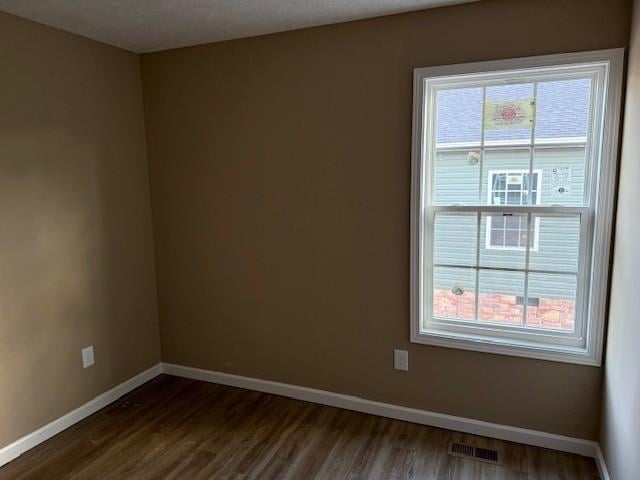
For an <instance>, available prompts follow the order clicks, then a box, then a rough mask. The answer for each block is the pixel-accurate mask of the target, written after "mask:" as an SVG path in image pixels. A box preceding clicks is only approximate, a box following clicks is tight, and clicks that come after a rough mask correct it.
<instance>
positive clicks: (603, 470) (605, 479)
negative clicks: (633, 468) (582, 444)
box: [594, 444, 611, 480]
mask: <svg viewBox="0 0 640 480" xmlns="http://www.w3.org/2000/svg"><path fill="white" fill-rule="evenodd" d="M596 450H597V451H596V456H595V458H594V460H595V462H596V466H597V467H598V472H599V473H600V478H601V480H611V477H610V476H609V470H607V462H606V461H605V459H604V454H603V453H602V449H601V448H600V444H598V445H596Z"/></svg>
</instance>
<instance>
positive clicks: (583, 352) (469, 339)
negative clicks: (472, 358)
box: [411, 330, 601, 367]
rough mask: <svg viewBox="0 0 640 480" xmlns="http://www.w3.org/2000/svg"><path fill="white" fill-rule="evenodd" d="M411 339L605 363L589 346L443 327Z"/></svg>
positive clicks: (463, 347)
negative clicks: (540, 342)
mask: <svg viewBox="0 0 640 480" xmlns="http://www.w3.org/2000/svg"><path fill="white" fill-rule="evenodd" d="M411 342H412V343H420V344H423V345H432V346H436V347H445V348H457V349H461V350H471V351H474V352H484V353H494V354H498V355H509V356H516V357H525V358H534V359H539V360H549V361H554V362H563V363H574V364H579V365H590V366H594V367H600V366H601V361H600V358H599V355H598V354H597V353H595V352H589V351H588V350H587V349H586V348H578V347H567V346H560V345H549V344H537V343H533V342H526V341H521V340H518V341H514V340H512V339H505V338H499V337H487V336H484V335H482V336H480V335H478V336H470V335H467V334H465V335H457V334H455V333H450V332H442V331H441V330H437V331H429V330H423V331H421V332H420V333H415V332H412V334H411Z"/></svg>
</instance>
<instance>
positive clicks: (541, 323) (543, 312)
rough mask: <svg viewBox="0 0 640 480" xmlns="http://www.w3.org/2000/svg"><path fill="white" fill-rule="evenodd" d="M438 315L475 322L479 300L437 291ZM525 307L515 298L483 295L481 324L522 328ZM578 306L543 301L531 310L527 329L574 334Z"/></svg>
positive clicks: (569, 303) (529, 308) (435, 312)
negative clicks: (558, 330)
mask: <svg viewBox="0 0 640 480" xmlns="http://www.w3.org/2000/svg"><path fill="white" fill-rule="evenodd" d="M433 303H434V310H433V311H434V315H435V316H438V317H448V318H460V319H463V320H473V319H474V309H475V296H474V295H473V294H472V293H469V292H465V293H464V294H463V295H454V294H453V293H451V292H450V291H448V290H436V291H435V296H434V302H433ZM523 308H524V307H523V306H522V305H517V304H516V297H515V296H513V295H500V294H488V293H481V294H480V299H479V302H478V313H479V318H480V321H481V322H482V321H484V322H491V323H499V324H509V325H520V322H521V320H522V313H523ZM574 314H575V302H574V301H573V300H550V299H544V298H541V299H540V305H539V306H538V307H532V306H529V307H528V308H527V326H530V327H542V328H553V329H561V330H573V325H574Z"/></svg>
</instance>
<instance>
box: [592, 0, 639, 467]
mask: <svg viewBox="0 0 640 480" xmlns="http://www.w3.org/2000/svg"><path fill="white" fill-rule="evenodd" d="M639 130H640V0H636V1H635V3H634V13H633V26H632V31H631V46H630V50H629V66H628V73H627V99H626V107H625V118H624V131H623V136H622V158H621V162H620V187H619V188H620V190H619V194H618V214H617V219H616V239H615V249H614V259H613V276H612V283H611V289H612V290H611V305H610V309H609V328H608V337H607V351H606V363H605V381H604V389H603V390H604V393H603V394H604V402H603V409H602V427H601V431H600V444H601V446H602V450H603V452H604V455H605V459H606V462H607V466H608V468H609V473H610V475H611V478H612V480H635V479H637V478H639V477H640V455H638V453H639V451H638V445H639V444H640V295H638V290H637V288H638V285H640V250H638V242H639V239H640V190H638V187H639V186H640V137H639V136H638V131H639Z"/></svg>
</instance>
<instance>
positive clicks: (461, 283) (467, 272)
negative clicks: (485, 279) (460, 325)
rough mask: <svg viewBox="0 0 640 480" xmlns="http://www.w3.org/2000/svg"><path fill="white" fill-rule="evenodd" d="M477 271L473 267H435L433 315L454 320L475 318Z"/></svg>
mask: <svg viewBox="0 0 640 480" xmlns="http://www.w3.org/2000/svg"><path fill="white" fill-rule="evenodd" d="M475 277H476V271H475V270H474V269H472V268H446V267H434V269H433V287H434V288H433V316H434V318H436V317H439V318H446V319H452V320H473V319H474V318H475V303H476V294H475V290H476V289H475V282H476V278H475Z"/></svg>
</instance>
